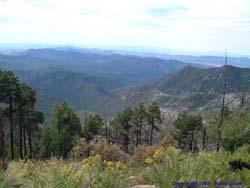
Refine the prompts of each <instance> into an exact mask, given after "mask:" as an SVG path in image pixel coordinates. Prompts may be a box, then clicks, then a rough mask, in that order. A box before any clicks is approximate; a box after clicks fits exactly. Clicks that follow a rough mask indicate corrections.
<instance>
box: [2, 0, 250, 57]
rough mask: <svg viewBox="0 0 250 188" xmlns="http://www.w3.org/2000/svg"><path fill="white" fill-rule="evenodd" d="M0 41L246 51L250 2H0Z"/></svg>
mask: <svg viewBox="0 0 250 188" xmlns="http://www.w3.org/2000/svg"><path fill="white" fill-rule="evenodd" d="M0 43H36V44H37V43H42V44H59V45H65V44H66V45H82V46H85V47H88V46H89V47H99V46H102V47H105V46H106V47H107V46H130V47H133V46H135V47H138V46H141V47H147V49H150V48H152V49H157V48H161V49H165V48H166V49H174V50H177V51H183V52H184V51H189V52H211V51H224V49H225V48H227V49H228V51H229V52H232V53H234V54H236V53H238V54H246V55H249V53H250V0H230V1H229V0H72V1H69V0H0Z"/></svg>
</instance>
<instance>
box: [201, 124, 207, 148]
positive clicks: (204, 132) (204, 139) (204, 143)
mask: <svg viewBox="0 0 250 188" xmlns="http://www.w3.org/2000/svg"><path fill="white" fill-rule="evenodd" d="M206 138H207V129H206V128H204V130H203V138H202V150H204V149H205V146H206Z"/></svg>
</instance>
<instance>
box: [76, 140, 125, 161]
mask: <svg viewBox="0 0 250 188" xmlns="http://www.w3.org/2000/svg"><path fill="white" fill-rule="evenodd" d="M88 155H90V156H95V155H101V156H102V159H103V160H107V161H125V160H126V159H127V154H126V153H125V152H124V151H122V150H121V148H120V146H119V145H117V144H108V143H107V141H106V140H105V139H102V138H95V139H93V140H92V141H91V142H90V143H89V144H87V142H86V141H85V139H80V140H79V141H78V143H77V144H76V145H75V146H74V148H73V149H72V151H71V156H72V157H77V158H82V157H87V156H88Z"/></svg>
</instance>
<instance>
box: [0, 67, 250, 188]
mask: <svg viewBox="0 0 250 188" xmlns="http://www.w3.org/2000/svg"><path fill="white" fill-rule="evenodd" d="M222 84H223V82H222ZM224 89H226V88H224ZM225 96H226V93H224V95H223V97H225ZM241 96H242V100H241V108H240V109H239V110H237V111H236V110H232V109H230V107H228V106H226V105H225V104H224V103H223V104H222V108H221V109H218V110H216V111H213V112H212V111H211V112H188V111H183V112H181V113H179V114H178V116H177V117H176V118H175V120H174V121H173V123H172V124H171V126H167V125H166V124H165V123H164V117H163V115H162V111H161V108H160V106H159V104H158V103H157V102H156V101H153V102H151V103H150V104H144V103H140V104H138V105H133V106H132V107H123V109H122V110H121V111H120V112H117V114H116V115H114V116H113V117H108V116H107V115H105V114H104V115H100V114H98V113H87V112H86V111H85V114H84V116H85V117H84V118H83V119H84V121H81V120H80V118H79V117H78V115H77V114H76V113H75V111H74V110H73V109H72V108H71V107H70V106H69V105H68V104H67V103H66V102H64V103H58V104H54V106H53V109H52V113H51V116H50V118H49V120H48V121H46V122H44V115H43V113H42V112H39V111H36V110H35V105H36V91H35V90H34V89H32V88H31V87H30V86H28V85H27V84H25V83H22V82H20V81H19V79H18V77H16V76H15V74H14V73H12V72H11V71H1V72H0V109H1V110H0V145H1V147H0V167H1V169H2V171H0V186H1V187H107V188H108V187H109V188H110V187H111V188H112V187H114V188H119V187H129V186H130V187H131V186H134V187H136V185H140V184H141V185H145V186H147V187H149V188H151V187H152V188H153V187H164V188H165V187H170V186H171V185H172V184H173V182H186V183H187V182H191V181H196V182H200V183H201V182H202V181H206V182H207V183H210V184H211V185H213V184H214V182H219V181H227V182H235V183H236V182H238V183H241V184H242V185H243V187H248V183H250V182H249V173H248V172H247V169H245V168H243V171H240V170H239V171H238V170H237V171H231V170H230V169H229V168H230V167H231V168H232V169H234V170H235V169H237V168H238V167H239V169H242V166H243V167H244V165H242V164H245V162H242V163H241V160H242V161H247V162H250V161H249V160H250V158H249V152H250V143H249V142H250V141H249V139H248V138H249V136H250V131H249V130H250V129H249V128H250V127H249V120H250V116H249V111H248V108H247V106H246V104H245V101H244V97H245V95H244V93H242V95H241ZM223 102H224V100H223ZM239 159H240V160H239ZM235 160H236V162H234V161H235ZM235 163H236V164H238V165H236V166H235ZM230 164H233V165H230ZM246 166H247V165H246ZM18 169H19V170H18Z"/></svg>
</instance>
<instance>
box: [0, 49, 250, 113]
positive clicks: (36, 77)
mask: <svg viewBox="0 0 250 188" xmlns="http://www.w3.org/2000/svg"><path fill="white" fill-rule="evenodd" d="M150 56H153V57H150ZM173 59H178V60H173ZM180 60H182V61H180ZM228 62H229V64H234V65H237V66H241V67H248V64H249V65H250V60H249V59H248V58H233V57H232V58H229V59H228ZM223 63H224V57H215V56H214V57H213V56H203V57H195V56H177V55H171V56H169V59H168V56H166V55H162V56H161V55H159V54H151V55H150V54H138V53H131V52H124V51H109V50H98V49H76V48H42V49H29V50H26V51H21V52H20V51H19V52H15V53H13V54H9V55H6V54H5V55H3V54H1V55H0V69H4V70H12V71H13V72H14V73H16V74H17V76H19V78H20V79H21V81H23V82H26V83H28V84H29V85H30V86H31V87H33V88H34V89H35V90H36V91H37V96H38V105H37V108H39V109H40V110H42V111H43V112H45V114H46V115H47V116H48V115H49V113H50V109H51V107H52V106H53V104H54V103H55V102H57V103H61V102H63V101H66V102H67V103H69V104H70V106H72V107H73V108H74V109H75V110H80V109H83V108H85V109H87V110H88V111H93V112H101V113H103V111H104V108H105V109H106V110H107V113H108V114H109V115H112V114H114V113H116V112H117V111H119V110H121V108H124V107H125V106H133V105H135V104H137V103H139V102H145V103H148V102H150V101H152V100H157V101H158V102H159V103H160V104H161V106H162V107H163V106H165V107H166V106H168V107H174V108H176V107H178V106H179V105H180V103H183V106H184V108H187V109H197V108H200V107H204V106H205V105H208V104H209V103H210V104H211V102H212V101H213V100H215V99H216V100H218V99H219V98H220V93H221V92H222V85H223V75H224V74H223V73H224V69H223V68H209V69H208V66H218V65H223ZM190 65H192V67H191V66H190ZM185 67H186V68H185ZM194 67H196V68H194ZM183 68H184V69H183ZM227 69H228V72H229V75H230V77H229V88H228V92H231V93H238V92H249V90H250V89H249V88H250V81H249V80H250V69H243V68H236V67H233V66H228V67H227ZM178 71H179V72H178ZM191 103H192V104H191ZM185 104H186V105H185Z"/></svg>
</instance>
